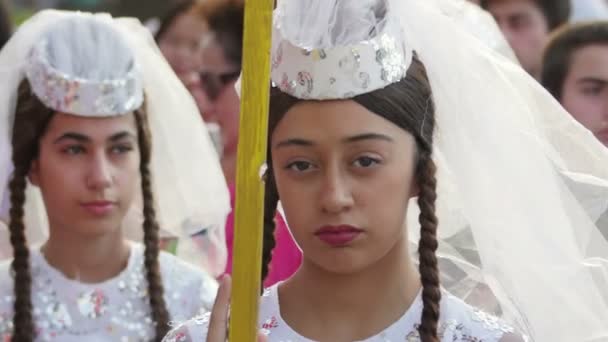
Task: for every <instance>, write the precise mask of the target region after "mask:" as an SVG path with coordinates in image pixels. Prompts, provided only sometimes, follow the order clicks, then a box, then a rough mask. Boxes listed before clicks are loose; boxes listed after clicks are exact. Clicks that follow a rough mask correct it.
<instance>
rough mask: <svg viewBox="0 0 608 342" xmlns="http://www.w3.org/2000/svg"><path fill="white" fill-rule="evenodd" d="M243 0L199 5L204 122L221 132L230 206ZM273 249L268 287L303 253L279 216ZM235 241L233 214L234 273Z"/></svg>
mask: <svg viewBox="0 0 608 342" xmlns="http://www.w3.org/2000/svg"><path fill="white" fill-rule="evenodd" d="M243 10H244V7H243V1H242V0H206V1H203V2H201V3H200V5H199V6H198V7H197V11H196V12H197V13H198V14H199V16H200V18H202V19H203V20H204V21H206V22H207V23H208V27H209V31H208V32H207V33H206V34H204V35H203V39H202V43H201V65H202V67H201V70H200V72H199V75H200V80H201V88H202V89H203V90H204V95H205V97H206V100H205V101H202V102H201V103H206V104H207V105H206V106H205V107H204V108H203V113H204V114H203V117H204V118H206V120H209V121H212V122H217V123H218V124H219V127H220V131H221V140H222V141H221V145H222V148H221V151H222V154H221V155H222V169H223V171H224V176H225V177H226V181H227V182H228V185H229V188H230V192H231V202H232V207H233V208H234V200H235V181H236V161H237V145H238V137H239V111H240V98H239V94H238V93H237V89H238V88H239V86H238V85H236V82H237V80H238V77H239V74H240V72H241V60H242V42H243V15H244V12H243ZM275 221H276V222H277V229H276V231H275V233H274V238H275V240H276V245H275V248H274V250H273V252H272V253H273V262H272V264H271V265H270V267H269V269H270V271H269V273H268V276H267V277H266V279H265V282H264V285H265V286H271V285H273V284H275V283H276V282H278V281H281V280H285V279H286V278H288V277H290V276H291V275H292V274H293V273H294V272H295V271H296V270H297V268H298V267H299V266H300V263H301V260H302V254H301V251H300V249H299V247H298V246H297V245H296V244H295V242H294V240H293V238H292V236H291V233H290V232H289V230H288V229H287V226H286V224H285V221H284V220H283V218H282V217H281V215H280V214H277V215H276V217H275ZM233 239H234V211H233V212H231V213H230V215H229V216H228V220H227V221H226V244H227V248H228V262H227V266H226V273H228V274H230V273H232V256H233V253H232V242H233Z"/></svg>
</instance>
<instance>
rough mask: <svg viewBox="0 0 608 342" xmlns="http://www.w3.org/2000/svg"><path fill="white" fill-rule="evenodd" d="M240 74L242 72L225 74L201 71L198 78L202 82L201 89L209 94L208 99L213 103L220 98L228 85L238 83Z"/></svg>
mask: <svg viewBox="0 0 608 342" xmlns="http://www.w3.org/2000/svg"><path fill="white" fill-rule="evenodd" d="M240 74H241V71H240V70H238V71H231V72H223V73H219V72H210V71H201V72H199V73H198V76H199V78H200V81H201V87H202V88H203V90H204V91H205V93H206V94H207V97H209V99H211V100H212V101H213V100H216V99H217V98H218V97H219V96H220V94H221V92H222V90H224V88H225V87H226V85H228V84H229V83H231V82H234V81H236V80H237V79H238V78H239V75H240Z"/></svg>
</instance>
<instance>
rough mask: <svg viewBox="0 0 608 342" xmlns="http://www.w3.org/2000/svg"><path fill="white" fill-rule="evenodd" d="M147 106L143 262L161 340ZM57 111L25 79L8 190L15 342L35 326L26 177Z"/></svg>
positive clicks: (141, 118)
mask: <svg viewBox="0 0 608 342" xmlns="http://www.w3.org/2000/svg"><path fill="white" fill-rule="evenodd" d="M143 108H145V106H144V107H142V109H140V110H136V111H135V112H134V115H135V121H136V124H137V133H138V143H139V150H140V154H141V164H140V171H141V186H142V192H143V198H144V203H143V204H144V210H143V212H144V224H143V229H144V245H145V251H144V264H145V268H146V279H147V281H148V292H149V297H150V307H151V309H152V310H151V311H152V320H153V321H154V322H155V324H156V326H155V329H156V338H155V340H156V341H160V340H161V339H162V338H163V337H164V336H165V334H166V333H167V331H168V330H169V313H168V311H167V308H166V305H165V301H164V299H163V286H162V282H161V276H160V271H159V264H158V254H159V238H158V224H157V222H156V217H155V210H154V204H153V203H154V198H153V196H152V185H151V175H150V169H149V163H150V150H151V137H150V132H149V129H148V122H147V119H146V113H145V110H144V109H143ZM54 114H55V111H53V110H52V109H49V108H47V107H46V106H45V105H44V104H43V103H42V102H41V101H40V100H39V99H38V98H37V97H36V96H35V95H34V93H33V92H32V90H31V87H30V84H29V82H28V81H27V80H24V81H22V82H21V84H20V85H19V89H18V98H17V108H16V111H15V122H14V125H13V138H12V145H13V152H12V160H13V164H14V168H15V169H14V172H13V175H12V177H11V180H10V183H9V190H10V201H11V209H10V212H9V213H10V221H9V230H10V240H11V244H12V246H13V253H14V254H13V262H12V271H13V274H14V279H15V286H14V288H15V290H14V291H15V302H14V307H13V308H14V316H13V326H14V334H13V338H12V339H13V341H19V342H31V341H33V340H34V339H35V324H34V321H33V317H32V298H31V294H32V288H31V287H32V276H31V272H30V263H29V250H28V247H27V241H26V238H25V224H24V223H23V217H24V210H23V206H24V204H25V190H26V186H27V183H26V179H27V175H28V173H29V170H30V167H31V164H32V161H33V160H34V159H35V158H36V157H37V156H38V152H39V140H40V137H41V136H42V135H43V134H44V132H45V130H46V128H47V126H48V124H49V122H50V121H51V119H52V117H53V115H54Z"/></svg>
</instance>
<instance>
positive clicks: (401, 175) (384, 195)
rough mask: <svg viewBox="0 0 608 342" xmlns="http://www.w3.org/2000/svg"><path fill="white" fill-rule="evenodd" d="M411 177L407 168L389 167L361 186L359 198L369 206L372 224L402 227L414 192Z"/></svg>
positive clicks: (360, 201)
mask: <svg viewBox="0 0 608 342" xmlns="http://www.w3.org/2000/svg"><path fill="white" fill-rule="evenodd" d="M411 177H412V175H411V172H410V171H409V170H408V169H407V168H394V167H393V168H387V169H386V170H384V171H383V172H382V173H380V174H378V175H377V176H376V177H374V179H373V180H372V181H371V182H368V183H367V184H361V186H359V191H358V194H357V198H358V201H359V203H361V205H362V206H363V207H364V208H367V210H366V211H368V212H367V213H366V215H367V216H368V217H369V219H370V222H369V223H370V224H372V225H374V226H377V227H394V228H395V229H400V228H401V226H402V225H403V221H404V220H405V213H406V210H407V203H408V201H409V198H410V196H411V194H412V192H413V189H412V186H411V184H412V179H411Z"/></svg>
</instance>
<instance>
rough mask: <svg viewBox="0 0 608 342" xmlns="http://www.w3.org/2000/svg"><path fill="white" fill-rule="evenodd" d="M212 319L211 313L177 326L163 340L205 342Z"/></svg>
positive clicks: (166, 341)
mask: <svg viewBox="0 0 608 342" xmlns="http://www.w3.org/2000/svg"><path fill="white" fill-rule="evenodd" d="M210 317H211V313H210V312H206V313H204V314H202V315H199V316H196V317H194V318H191V319H189V320H188V321H186V322H183V323H181V324H179V325H177V326H176V327H174V328H173V329H172V330H171V331H170V332H169V333H168V334H167V336H165V338H163V342H194V341H205V340H206V339H207V332H208V330H209V319H210Z"/></svg>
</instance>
